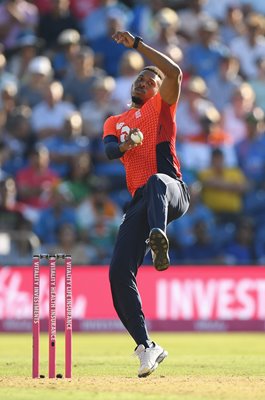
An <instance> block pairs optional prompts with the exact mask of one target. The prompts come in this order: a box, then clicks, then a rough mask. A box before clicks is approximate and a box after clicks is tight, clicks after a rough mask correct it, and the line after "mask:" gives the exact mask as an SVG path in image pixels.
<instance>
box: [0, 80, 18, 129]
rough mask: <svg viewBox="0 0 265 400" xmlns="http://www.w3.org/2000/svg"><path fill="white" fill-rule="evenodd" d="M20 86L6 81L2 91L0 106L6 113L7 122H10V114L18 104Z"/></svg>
mask: <svg viewBox="0 0 265 400" xmlns="http://www.w3.org/2000/svg"><path fill="white" fill-rule="evenodd" d="M17 92H18V88H17V85H16V84H15V83H14V82H11V81H10V82H6V83H5V84H4V85H3V86H2V89H1V93H0V108H1V110H2V112H3V113H4V114H5V118H6V122H7V123H8V121H9V119H10V115H11V114H12V112H13V111H14V110H15V108H16V106H17Z"/></svg>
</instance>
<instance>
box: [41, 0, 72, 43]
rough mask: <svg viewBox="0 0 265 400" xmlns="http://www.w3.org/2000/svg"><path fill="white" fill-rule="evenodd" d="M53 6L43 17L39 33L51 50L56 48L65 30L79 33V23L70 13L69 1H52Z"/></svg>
mask: <svg viewBox="0 0 265 400" xmlns="http://www.w3.org/2000/svg"><path fill="white" fill-rule="evenodd" d="M51 6H52V8H51V10H50V11H48V12H47V13H45V14H43V15H41V17H40V22H39V26H38V31H37V33H38V36H39V37H41V38H42V39H44V41H45V44H46V47H47V48H49V49H51V48H53V47H55V46H56V43H57V39H58V36H59V35H60V33H61V32H62V31H64V30H65V29H75V30H77V31H79V26H78V23H77V21H76V19H75V18H74V16H73V15H72V14H71V12H70V1H69V0H51ZM47 27H49V29H47Z"/></svg>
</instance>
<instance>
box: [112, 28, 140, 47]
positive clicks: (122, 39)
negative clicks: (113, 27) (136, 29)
mask: <svg viewBox="0 0 265 400" xmlns="http://www.w3.org/2000/svg"><path fill="white" fill-rule="evenodd" d="M112 39H113V40H115V42H116V43H119V44H123V45H124V46H125V47H128V48H133V44H134V39H135V37H134V36H133V35H132V34H131V33H130V32H127V31H125V32H121V31H118V32H116V33H114V35H112Z"/></svg>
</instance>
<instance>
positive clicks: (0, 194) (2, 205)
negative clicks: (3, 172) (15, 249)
mask: <svg viewBox="0 0 265 400" xmlns="http://www.w3.org/2000/svg"><path fill="white" fill-rule="evenodd" d="M25 223H26V220H25V218H24V216H23V205H22V204H21V203H19V202H18V201H17V187H16V182H15V180H14V179H13V178H12V177H6V178H4V179H0V231H18V230H20V229H22V228H23V227H24V226H25Z"/></svg>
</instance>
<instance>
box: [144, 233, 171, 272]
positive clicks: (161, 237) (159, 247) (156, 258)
mask: <svg viewBox="0 0 265 400" xmlns="http://www.w3.org/2000/svg"><path fill="white" fill-rule="evenodd" d="M149 245H150V247H151V252H152V258H153V264H154V267H155V268H156V269H157V271H164V270H165V269H167V268H168V267H169V264H170V259H169V255H168V250H169V242H168V238H167V236H166V234H165V233H164V232H163V231H162V229H160V228H153V229H151V231H150V235H149Z"/></svg>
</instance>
